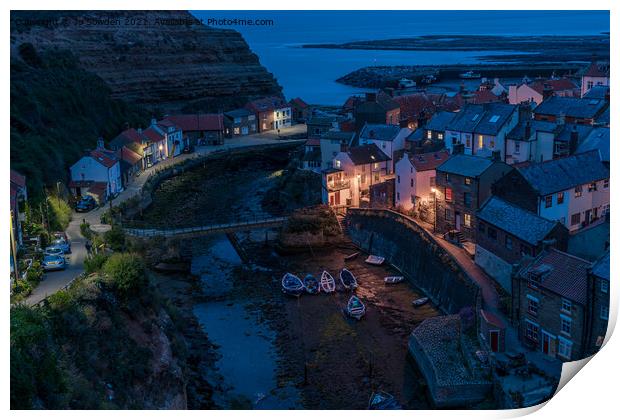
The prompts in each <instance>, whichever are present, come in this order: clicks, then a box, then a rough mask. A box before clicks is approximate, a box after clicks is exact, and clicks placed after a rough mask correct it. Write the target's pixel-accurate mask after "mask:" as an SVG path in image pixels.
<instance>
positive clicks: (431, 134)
mask: <svg viewBox="0 0 620 420" xmlns="http://www.w3.org/2000/svg"><path fill="white" fill-rule="evenodd" d="M426 138H427V139H429V140H430V139H432V138H433V132H432V131H431V130H428V131H427V132H426Z"/></svg>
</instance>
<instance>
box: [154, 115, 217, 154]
mask: <svg viewBox="0 0 620 420" xmlns="http://www.w3.org/2000/svg"><path fill="white" fill-rule="evenodd" d="M164 120H168V121H170V122H172V123H173V124H174V125H175V126H177V127H178V128H180V129H181V130H182V131H183V134H184V135H185V137H186V138H188V139H189V142H188V143H189V144H191V145H193V146H196V145H200V144H210V145H216V144H224V114H183V115H170V116H167V117H166V118H165V119H164ZM189 144H188V145H189Z"/></svg>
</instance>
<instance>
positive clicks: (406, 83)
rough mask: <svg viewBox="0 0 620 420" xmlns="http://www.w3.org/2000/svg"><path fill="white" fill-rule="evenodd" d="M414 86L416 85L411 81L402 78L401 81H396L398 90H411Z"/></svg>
mask: <svg viewBox="0 0 620 420" xmlns="http://www.w3.org/2000/svg"><path fill="white" fill-rule="evenodd" d="M415 86H416V83H415V82H414V81H413V80H410V79H407V78H405V77H403V78H402V79H400V80H399V81H398V87H399V89H407V88H412V87H415Z"/></svg>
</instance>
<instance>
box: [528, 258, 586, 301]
mask: <svg viewBox="0 0 620 420" xmlns="http://www.w3.org/2000/svg"><path fill="white" fill-rule="evenodd" d="M589 267H590V262H589V261H586V260H582V259H581V258H577V257H575V256H573V255H570V254H567V253H565V252H561V251H558V250H557V249H554V248H550V249H549V250H546V251H543V252H542V253H541V254H540V255H539V256H538V257H537V258H536V259H535V260H534V261H533V262H532V263H530V264H529V265H527V266H526V267H525V268H523V269H522V270H521V276H523V277H526V278H527V276H528V274H530V273H541V274H542V281H541V283H540V284H541V286H542V287H544V288H545V289H547V290H550V291H552V292H554V293H557V294H558V295H560V296H562V297H565V298H567V299H570V300H572V301H574V302H577V303H580V304H582V305H584V304H585V303H586V295H587V282H588V280H587V273H588V268H589Z"/></svg>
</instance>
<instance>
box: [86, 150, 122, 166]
mask: <svg viewBox="0 0 620 420" xmlns="http://www.w3.org/2000/svg"><path fill="white" fill-rule="evenodd" d="M89 156H90V157H92V158H93V159H95V160H96V161H97V162H99V163H101V164H102V165H103V166H105V167H106V168H111V167H112V166H114V165H116V163H118V159H117V157H116V156H115V155H114V152H112V151H109V150H100V149H96V150H93V151H91V152H90V154H89Z"/></svg>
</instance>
